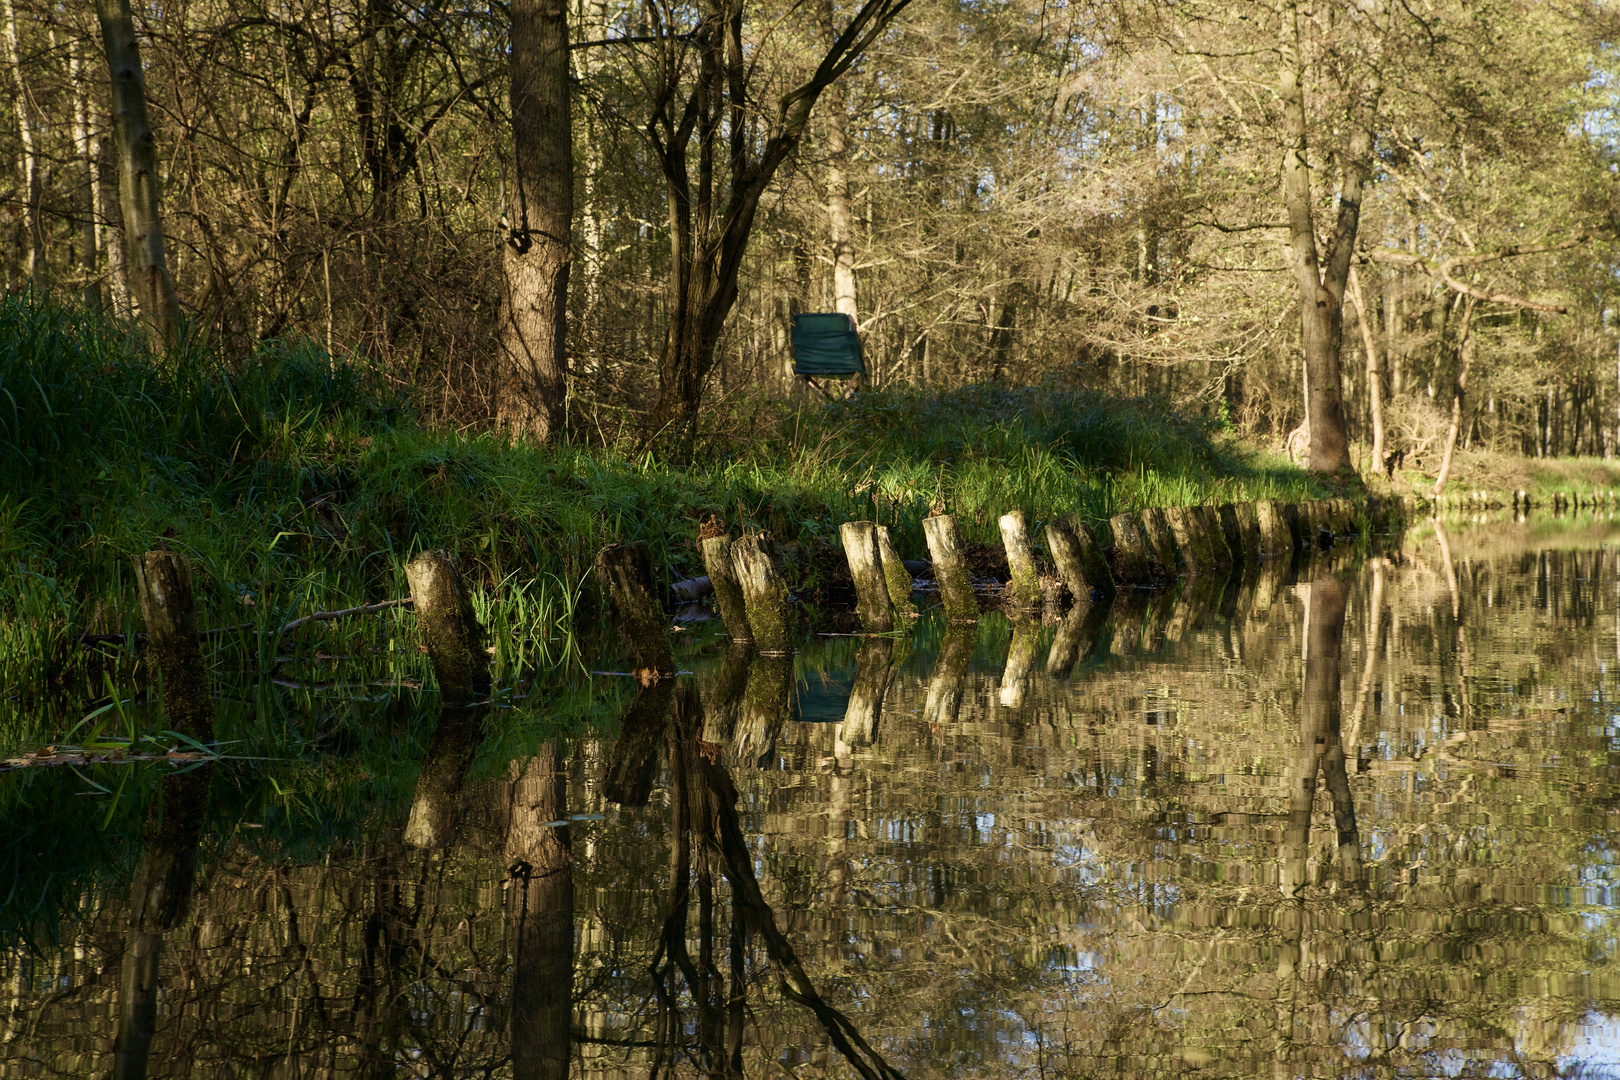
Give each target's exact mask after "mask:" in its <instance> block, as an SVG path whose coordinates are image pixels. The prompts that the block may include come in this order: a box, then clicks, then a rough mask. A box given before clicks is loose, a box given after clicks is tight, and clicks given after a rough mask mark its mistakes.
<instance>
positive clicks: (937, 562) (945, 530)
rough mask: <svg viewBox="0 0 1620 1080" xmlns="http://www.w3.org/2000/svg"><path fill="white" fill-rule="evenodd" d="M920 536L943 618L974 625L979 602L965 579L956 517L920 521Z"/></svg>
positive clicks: (964, 564)
mask: <svg viewBox="0 0 1620 1080" xmlns="http://www.w3.org/2000/svg"><path fill="white" fill-rule="evenodd" d="M923 536H924V537H925V538H926V539H927V541H928V554H929V557H930V558H931V559H933V562H934V580H935V581H936V582H938V584H939V598H940V601H941V603H943V604H944V605H945V617H946V618H947V619H949V620H950V621H951V622H977V621H978V619H979V601H978V599H977V598H976V597H975V596H974V595H973V582H972V580H971V579H970V578H969V577H968V569H967V553H966V550H965V549H964V548H963V546H962V534H961V533H959V532H958V531H957V529H956V518H955V517H954V516H953V515H951V514H937V515H935V516H934V517H931V518H925V519H923Z"/></svg>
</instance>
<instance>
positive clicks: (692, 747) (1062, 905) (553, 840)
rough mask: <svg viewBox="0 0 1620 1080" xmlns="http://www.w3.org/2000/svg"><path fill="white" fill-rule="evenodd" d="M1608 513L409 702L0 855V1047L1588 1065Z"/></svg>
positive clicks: (691, 1073)
mask: <svg viewBox="0 0 1620 1080" xmlns="http://www.w3.org/2000/svg"><path fill="white" fill-rule="evenodd" d="M1615 539H1616V537H1615V535H1613V534H1611V532H1610V531H1609V529H1608V527H1607V526H1604V525H1600V524H1598V523H1594V522H1592V521H1590V520H1589V519H1570V520H1566V521H1565V522H1564V523H1562V524H1560V525H1558V526H1557V527H1556V529H1554V528H1553V527H1551V526H1550V525H1549V523H1548V522H1547V521H1546V520H1545V519H1541V520H1539V521H1538V520H1537V519H1532V520H1531V521H1528V522H1525V523H1515V522H1512V521H1510V520H1505V519H1504V520H1498V521H1493V522H1492V523H1491V524H1489V525H1487V526H1484V527H1479V528H1469V527H1466V526H1459V525H1457V524H1456V523H1453V522H1432V523H1428V522H1425V523H1419V524H1418V525H1417V526H1416V527H1414V528H1413V529H1412V530H1411V532H1410V533H1408V534H1407V535H1406V536H1405V537H1404V538H1403V539H1402V540H1401V541H1400V543H1399V544H1398V545H1396V544H1394V543H1391V544H1389V545H1387V546H1384V547H1379V546H1376V542H1375V546H1374V547H1373V548H1372V551H1371V553H1370V554H1369V553H1366V552H1362V553H1360V554H1352V555H1346V554H1344V553H1343V552H1342V551H1338V550H1337V549H1335V550H1330V551H1320V552H1310V553H1306V554H1304V555H1302V556H1301V557H1300V559H1299V560H1298V561H1297V562H1295V563H1292V564H1291V563H1290V562H1289V561H1288V560H1276V561H1272V562H1268V563H1265V564H1262V565H1261V566H1259V567H1256V568H1250V569H1246V570H1245V572H1244V574H1243V575H1242V576H1240V577H1232V578H1222V577H1220V576H1219V575H1201V576H1199V577H1198V578H1188V579H1183V580H1182V581H1181V582H1180V583H1179V584H1178V585H1177V586H1174V587H1170V588H1166V589H1163V590H1160V591H1157V592H1148V591H1147V590H1123V591H1122V592H1121V594H1120V596H1119V597H1118V599H1117V600H1116V601H1115V602H1114V603H1112V604H1090V603H1081V604H1077V605H1075V606H1074V607H1072V608H1070V609H1069V610H1068V611H1066V612H1064V613H1063V615H1062V618H1061V620H1059V621H1058V622H1056V623H1055V624H1049V625H1044V626H1042V625H1039V624H1036V623H1033V622H1030V623H1024V624H1013V623H1009V622H1008V621H1006V620H1005V619H1002V618H1000V617H998V616H995V615H993V614H986V615H985V616H984V617H983V618H982V619H981V621H980V622H979V624H978V625H977V626H966V627H949V626H945V625H943V623H942V622H940V621H936V620H924V621H923V622H922V623H921V624H919V625H918V627H917V629H916V631H915V632H914V633H910V634H909V635H908V636H906V637H901V638H888V637H870V638H829V639H808V640H805V641H803V642H801V652H800V653H799V654H798V655H797V656H796V657H793V658H776V659H769V658H760V657H758V656H756V655H754V654H752V653H751V652H750V651H749V650H748V649H747V648H746V647H743V648H728V647H727V645H726V643H725V642H724V641H723V640H722V639H720V638H719V637H718V635H715V636H713V637H705V636H703V635H702V633H701V632H694V633H693V634H692V635H691V638H690V639H687V640H686V641H685V643H683V645H682V646H681V647H682V649H683V652H682V653H681V656H680V664H679V666H680V667H681V668H683V669H689V670H691V671H694V672H695V674H694V675H691V676H682V677H680V678H678V679H664V680H659V681H657V682H654V683H652V684H650V685H644V686H643V685H635V684H631V683H627V682H624V681H619V682H613V683H608V682H607V681H605V680H598V681H595V682H591V683H585V682H584V681H583V679H582V680H581V681H580V683H579V684H577V685H578V686H580V687H583V688H584V690H585V691H587V692H588V693H589V694H594V695H596V696H595V697H594V698H591V699H590V700H592V701H593V702H596V703H597V704H598V705H599V706H600V713H601V715H596V714H593V715H592V716H591V717H590V719H589V721H588V722H582V723H579V724H576V725H575V726H573V727H562V726H559V724H560V723H561V722H560V721H559V720H558V719H557V718H556V716H555V715H554V714H553V713H552V712H550V711H548V708H547V707H541V708H538V709H533V710H531V711H530V712H529V713H527V714H524V715H516V714H517V712H518V710H516V709H502V708H496V709H493V710H491V713H490V714H488V715H485V716H483V717H478V716H474V715H473V714H472V713H471V712H465V713H455V712H449V711H446V712H444V713H442V714H441V713H440V712H439V711H438V708H437V705H436V703H435V702H433V701H432V699H431V698H429V699H426V700H425V701H424V703H423V704H422V705H421V706H419V708H420V709H421V710H422V713H421V715H420V717H419V719H417V720H415V721H413V723H415V724H416V726H415V727H414V728H413V732H414V734H413V735H412V736H411V739H410V740H403V739H402V740H400V741H401V742H408V743H409V745H411V746H415V747H420V748H421V749H420V750H419V751H418V752H419V753H421V754H422V759H421V763H420V768H419V769H418V768H417V765H416V763H415V762H414V761H413V762H407V763H406V764H405V765H404V766H403V767H401V768H400V770H399V773H400V775H399V778H398V779H397V780H395V779H392V778H376V777H374V778H373V779H372V780H371V781H370V782H369V786H368V787H365V788H363V789H361V790H362V791H364V792H365V794H364V796H363V797H362V798H354V797H352V796H351V797H350V802H348V803H341V804H340V802H339V801H338V800H335V799H334V801H333V803H331V804H323V803H321V802H320V799H321V798H323V797H324V795H323V793H324V792H325V790H326V787H325V785H326V783H327V779H328V777H330V776H339V777H340V776H341V775H342V770H343V769H349V770H354V769H358V768H359V767H360V766H361V764H362V763H361V762H358V761H357V762H353V763H351V762H349V761H332V762H330V763H327V762H323V761H321V760H319V759H312V761H311V762H309V763H298V765H297V769H296V770H294V769H291V768H289V769H288V770H285V771H282V772H279V773H276V774H275V775H276V777H277V778H278V781H279V782H280V783H282V784H286V783H288V780H287V777H289V776H294V777H296V776H299V775H307V776H312V777H314V778H315V779H314V780H313V781H311V782H309V783H307V784H306V785H305V786H304V787H302V788H300V789H298V791H297V792H295V793H294V798H295V799H299V800H304V803H303V804H302V805H307V806H308V807H309V809H308V810H307V811H299V810H298V806H299V805H300V804H298V803H296V802H295V803H293V810H292V811H290V812H288V813H285V814H281V813H277V814H270V813H268V812H261V810H260V809H258V808H255V809H252V810H251V811H241V812H238V811H236V810H234V809H232V810H230V811H226V810H224V809H215V810H214V811H213V812H212V813H211V814H210V815H206V816H205V815H203V814H202V813H201V812H196V813H183V814H174V815H171V814H170V813H169V812H168V811H167V809H165V811H164V812H163V813H162V814H156V812H155V811H152V812H151V813H150V816H149V817H148V823H147V825H146V826H145V830H146V831H145V836H144V840H143V844H142V852H141V855H140V858H139V861H138V862H137V863H136V864H135V866H134V868H133V870H132V871H131V870H123V871H119V870H118V869H117V867H116V866H115V867H113V868H112V869H106V868H104V867H103V866H101V864H95V863H89V862H86V863H84V864H83V865H80V864H76V863H74V862H73V859H74V857H75V856H74V855H73V850H76V849H72V848H70V847H69V846H66V845H63V846H61V847H60V848H59V849H56V850H53V849H50V848H48V847H47V848H45V849H43V851H42V853H41V854H39V855H37V856H35V858H36V861H38V862H44V863H47V864H48V865H49V870H50V876H51V877H52V879H53V880H65V881H68V882H69V883H70V887H69V889H68V891H67V892H66V893H65V894H64V895H65V896H66V897H67V899H66V901H65V902H63V903H60V904H58V905H57V906H56V907H54V908H50V909H49V914H48V915H47V916H36V915H34V914H31V913H32V912H34V911H36V910H45V909H43V908H41V907H40V905H39V901H38V899H37V897H36V895H35V893H37V892H38V888H37V887H36V886H31V885H30V882H31V881H32V880H33V879H30V878H26V877H25V876H21V873H20V871H19V872H18V874H19V876H18V877H17V881H18V882H19V884H16V885H9V886H8V885H7V883H6V882H4V881H3V880H0V887H6V888H11V889H12V890H13V891H14V892H15V893H16V895H17V896H18V897H19V898H20V899H19V900H17V901H14V902H13V903H14V904H16V905H24V906H25V907H26V910H27V911H28V912H29V913H30V914H28V915H27V918H28V919H33V920H34V921H35V923H39V924H41V925H43V924H44V923H46V922H47V921H49V923H50V928H51V932H50V933H46V932H45V930H43V929H39V928H38V927H35V928H34V929H33V930H31V937H30V938H29V939H28V940H30V941H32V942H33V943H34V944H33V945H25V944H22V941H23V938H22V937H21V936H20V935H17V936H14V937H13V938H12V939H10V940H9V941H8V944H10V945H11V946H13V947H12V948H10V949H9V950H8V951H7V952H6V953H5V954H3V962H4V964H5V967H4V969H3V971H0V976H3V979H4V981H3V983H0V985H4V986H5V987H6V989H7V994H8V999H9V1000H10V1001H11V1003H12V1004H11V1013H10V1016H9V1018H7V1017H3V1016H0V1024H4V1033H3V1034H0V1047H4V1051H3V1053H0V1058H3V1060H0V1075H19V1076H38V1075H63V1076H68V1075H72V1076H77V1075H97V1076H105V1075H110V1074H115V1073H116V1074H117V1075H120V1076H138V1075H141V1070H142V1069H145V1070H146V1073H147V1074H148V1075H184V1074H188V1073H190V1074H195V1075H263V1076H269V1077H291V1076H311V1077H314V1076H366V1077H380V1076H397V1075H423V1074H427V1075H434V1076H454V1077H459V1076H493V1077H551V1078H560V1077H563V1076H568V1077H578V1078H580V1080H618V1078H620V1077H627V1076H634V1077H647V1076H657V1077H659V1078H660V1080H664V1078H674V1077H682V1078H685V1077H697V1076H713V1077H742V1076H747V1077H755V1076H759V1077H774V1076H781V1075H787V1074H792V1075H797V1076H804V1077H818V1076H827V1077H835V1076H863V1077H868V1078H871V1077H890V1076H895V1075H904V1076H906V1077H910V1078H912V1080H921V1078H934V1077H941V1078H944V1077H950V1078H958V1077H960V1078H980V1077H983V1078H986V1080H988V1078H991V1077H1004V1076H1020V1075H1021V1076H1030V1077H1043V1078H1044V1077H1051V1078H1062V1077H1074V1078H1079V1077H1088V1078H1089V1077H1117V1078H1125V1077H1137V1076H1147V1075H1172V1074H1175V1075H1182V1074H1186V1075H1200V1076H1221V1077H1225V1076H1254V1077H1260V1076H1265V1077H1276V1076H1289V1077H1293V1076H1352V1077H1368V1078H1372V1077H1390V1078H1394V1077H1408V1076H1414V1077H1416V1076H1440V1075H1445V1076H1481V1077H1483V1076H1491V1077H1537V1078H1540V1077H1548V1076H1587V1077H1591V1076H1612V1075H1620V959H1616V958H1620V916H1617V914H1616V906H1615V900H1616V897H1617V896H1620V893H1617V891H1616V889H1617V886H1620V813H1616V810H1615V807H1616V806H1617V805H1620V797H1617V793H1616V784H1615V775H1614V769H1615V766H1616V764H1617V763H1620V710H1617V708H1616V705H1615V702H1616V701H1617V700H1620V563H1617V551H1616V546H1615ZM683 637H684V636H683ZM602 666H608V665H602ZM581 696H582V697H584V696H586V695H585V694H584V693H582V695H581ZM429 710H431V712H430V711H429ZM433 717H437V720H438V723H437V726H436V727H435V726H432V725H433ZM818 721H826V722H818ZM486 734H487V736H488V737H486ZM363 764H364V766H365V767H366V768H367V769H371V768H374V763H373V762H372V761H371V760H369V759H368V760H367V761H365V762H364V763H363ZM215 768H216V770H218V777H217V778H216V781H215V785H214V787H215V792H214V795H215V798H216V799H217V800H219V801H220V803H221V806H224V805H226V799H225V793H226V792H235V791H236V790H238V788H237V786H236V785H243V786H244V787H243V789H244V790H245V789H247V788H249V787H251V786H252V785H253V784H255V783H258V782H259V781H258V780H257V779H256V777H257V775H258V774H257V773H256V771H255V770H257V769H258V768H259V766H258V765H256V764H250V763H230V764H222V765H219V766H215ZM300 770H301V771H300ZM34 773H35V776H36V777H37V776H41V775H42V771H41V770H34ZM203 775H205V774H204V773H202V772H201V771H199V772H198V773H191V774H184V775H173V774H171V775H168V776H165V777H164V781H163V783H164V791H163V793H162V802H163V805H164V807H166V808H168V807H174V806H181V805H193V804H196V803H197V800H198V799H199V798H200V799H202V801H203V803H204V804H206V799H207V794H206V792H207V788H206V786H201V787H198V788H197V790H198V791H201V792H202V794H201V795H200V796H199V795H196V794H193V795H187V794H185V791H184V790H180V789H179V788H177V785H184V784H192V785H199V784H201V783H202V782H201V780H200V779H198V778H199V777H201V776H203ZM24 779H27V778H24ZM68 779H71V777H69V778H68ZM16 780H17V777H16V776H15V775H14V774H8V775H4V776H0V784H12V783H15V782H16ZM32 782H33V783H34V784H35V785H36V787H35V788H31V789H30V788H25V787H21V786H19V787H14V788H9V789H7V791H8V792H10V793H11V794H12V795H13V796H15V797H14V798H12V799H11V801H9V802H0V813H9V814H11V815H12V818H11V820H10V821H9V822H8V824H9V825H10V826H11V827H12V828H13V829H14V831H16V832H18V833H19V834H20V833H21V832H23V831H24V830H23V829H22V828H20V827H19V826H20V825H21V824H22V820H21V819H20V818H19V815H21V814H29V815H40V816H45V817H48V816H49V815H50V814H52V813H55V812H56V811H55V810H54V809H53V806H54V804H53V803H52V802H51V801H50V800H49V799H45V798H43V797H39V796H38V795H37V794H36V793H37V791H38V790H40V789H39V788H38V787H37V785H38V784H39V783H41V780H39V779H34V780H33V781H32ZM266 786H267V785H266ZM53 790H54V789H53ZM187 790H189V789H187ZM278 790H280V789H278ZM19 793H20V794H19ZM68 794H69V798H65V799H62V800H59V801H62V802H70V801H71V798H72V797H73V796H72V794H71V791H69V793H68ZM232 798H235V796H234V795H232ZM188 800H189V801H188ZM368 800H369V802H368ZM88 802H89V800H84V801H81V802H79V803H77V804H76V805H79V806H84V805H87V804H88ZM356 803H358V804H360V805H359V806H358V808H354V806H355V804H356ZM103 805H105V804H103ZM254 805H255V807H257V804H254ZM276 805H277V806H278V807H279V806H280V803H277V804H276ZM6 807H11V808H12V809H9V810H8V809H5V808H6ZM16 807H23V808H24V809H22V810H18V809H16ZM346 807H347V808H349V809H345V808H346ZM103 813H105V811H104V810H102V811H97V813H96V814H95V816H94V821H95V822H96V823H97V824H98V825H99V823H100V822H101V820H102V818H101V815H102V814H103ZM227 813H229V814H234V815H236V816H237V817H243V818H245V817H247V816H248V815H249V814H251V817H252V820H253V821H255V822H260V821H262V822H264V827H262V828H258V829H250V828H248V827H247V825H245V824H244V825H243V826H242V827H240V828H235V827H229V826H224V825H222V826H218V831H217V832H216V831H210V832H208V833H207V834H206V835H204V834H202V833H201V832H200V831H198V830H200V829H201V828H202V826H201V823H202V822H203V821H204V820H208V821H210V822H212V821H214V820H215V819H217V818H219V817H221V816H224V815H226V814H227ZM344 813H350V814H353V815H355V816H353V817H351V818H347V819H345V818H343V816H342V815H343V814H344ZM52 820H53V821H54V820H55V819H52ZM137 827H138V823H137V824H136V825H133V826H131V827H130V828H131V831H134V829H135V828H137ZM64 828H65V826H64ZM208 828H209V829H210V830H213V829H215V828H216V827H215V826H214V825H209V826H208ZM187 829H190V830H192V831H190V832H187V831H186V830H187ZM133 839H134V837H133V836H128V837H124V838H123V839H120V840H119V841H118V843H119V845H121V846H120V847H119V848H118V850H120V851H124V850H130V849H131V848H133V846H134V845H133ZM199 841H200V842H199ZM199 852H201V854H200V855H199V854H198V853H199ZM5 865H21V864H15V863H13V864H5ZM122 865H123V864H122V863H119V864H118V866H122ZM120 872H122V873H123V874H124V875H126V876H125V877H123V879H122V883H120V879H119V878H118V874H119V873H120ZM131 875H132V876H133V880H134V885H133V888H132V887H131V885H130V880H131ZM42 877H43V875H42ZM194 882H195V885H194V884H193V883H194ZM29 888H34V889H35V893H30V892H29V891H28V890H29ZM25 902H26V903H25ZM18 910H21V908H18ZM21 919H22V916H19V917H17V918H15V919H13V920H12V922H11V923H9V924H7V925H13V926H15V925H21ZM30 925H32V924H30ZM57 942H60V944H56V943H57Z"/></svg>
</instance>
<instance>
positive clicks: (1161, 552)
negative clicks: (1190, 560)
mask: <svg viewBox="0 0 1620 1080" xmlns="http://www.w3.org/2000/svg"><path fill="white" fill-rule="evenodd" d="M1137 517H1138V518H1139V519H1140V520H1141V522H1142V532H1144V533H1145V534H1147V541H1148V548H1149V549H1150V550H1151V552H1152V554H1153V558H1154V560H1155V561H1156V562H1157V563H1158V564H1159V566H1161V567H1162V568H1163V569H1164V573H1165V575H1166V576H1168V577H1175V576H1176V575H1177V574H1178V573H1180V556H1179V555H1178V554H1177V552H1176V535H1175V530H1173V529H1171V528H1170V519H1169V518H1168V517H1166V516H1165V513H1164V508H1163V507H1161V506H1150V507H1148V508H1147V509H1146V510H1143V511H1142V512H1141V513H1140V514H1138V515H1137Z"/></svg>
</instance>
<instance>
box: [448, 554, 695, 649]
mask: <svg viewBox="0 0 1620 1080" xmlns="http://www.w3.org/2000/svg"><path fill="white" fill-rule="evenodd" d="M596 573H597V575H598V576H599V577H600V578H601V579H602V581H603V583H604V584H606V585H607V589H608V598H609V600H610V601H611V602H612V606H613V616H614V619H615V621H617V622H618V624H619V632H620V633H621V634H622V635H623V636H624V639H625V640H626V641H627V642H629V644H630V648H631V650H632V651H633V652H634V653H635V655H636V660H637V662H638V663H639V665H640V667H641V668H642V669H643V670H644V671H645V672H646V673H647V674H649V675H651V676H652V677H653V678H657V679H663V678H668V677H670V676H673V675H674V674H675V655H674V654H673V653H672V652H670V648H669V632H668V630H667V629H666V627H667V626H668V624H669V620H668V619H666V618H665V617H664V606H663V605H662V604H660V603H659V602H658V593H657V591H656V590H655V589H654V588H653V573H652V553H651V552H650V551H648V549H647V545H646V544H645V543H644V542H642V541H640V540H638V541H636V542H635V543H633V544H609V545H608V546H607V547H605V548H603V549H602V550H601V551H600V552H598V553H597V556H596ZM711 580H712V579H711ZM419 610H420V609H419Z"/></svg>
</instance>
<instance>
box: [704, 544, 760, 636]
mask: <svg viewBox="0 0 1620 1080" xmlns="http://www.w3.org/2000/svg"><path fill="white" fill-rule="evenodd" d="M698 547H699V548H700V549H701V550H702V552H703V569H704V570H705V571H706V572H707V573H708V575H709V583H710V584H711V585H713V586H714V606H715V607H717V608H719V609H720V621H721V622H722V623H724V624H725V627H726V633H727V634H728V635H729V636H730V637H731V640H732V641H738V642H746V641H753V640H754V629H753V627H751V626H749V625H748V609H747V607H746V606H745V605H744V604H743V594H742V585H741V584H739V583H738V581H737V568H736V567H735V566H733V565H732V563H731V537H729V536H710V537H707V538H705V539H703V540H701V541H699V543H698Z"/></svg>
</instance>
